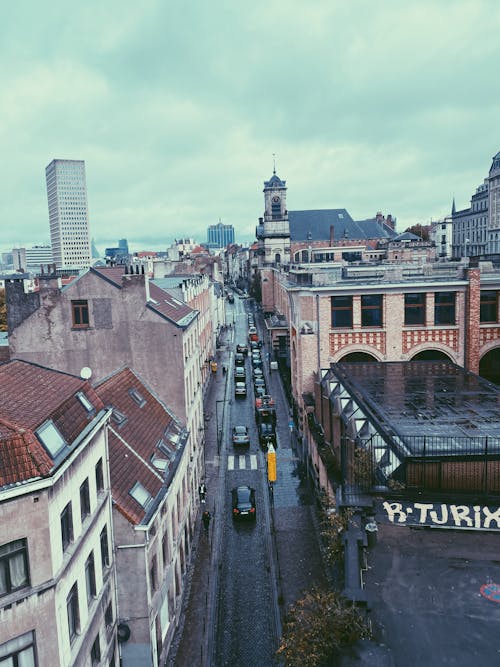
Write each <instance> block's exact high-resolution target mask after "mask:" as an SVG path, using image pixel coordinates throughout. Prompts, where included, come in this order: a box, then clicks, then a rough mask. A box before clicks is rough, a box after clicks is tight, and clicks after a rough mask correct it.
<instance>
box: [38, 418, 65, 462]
mask: <svg viewBox="0 0 500 667" xmlns="http://www.w3.org/2000/svg"><path fill="white" fill-rule="evenodd" d="M36 435H37V437H38V439H39V440H40V442H41V443H42V445H43V446H44V447H45V449H46V450H47V452H48V453H49V454H50V456H51V457H52V458H53V459H55V458H56V456H57V455H58V454H59V452H60V451H61V450H62V449H63V448H64V447H65V446H66V441H65V440H64V438H63V437H62V435H61V434H60V433H59V431H58V430H57V428H56V426H55V424H54V423H53V422H52V421H48V422H46V423H45V424H43V425H42V426H40V428H39V429H38V430H37V432H36Z"/></svg>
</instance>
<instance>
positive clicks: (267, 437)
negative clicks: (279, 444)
mask: <svg viewBox="0 0 500 667" xmlns="http://www.w3.org/2000/svg"><path fill="white" fill-rule="evenodd" d="M258 432H259V443H260V445H261V447H263V448H264V449H267V448H268V447H269V445H273V446H274V447H276V431H275V429H274V424H272V423H270V422H261V423H260V424H259V426H258Z"/></svg>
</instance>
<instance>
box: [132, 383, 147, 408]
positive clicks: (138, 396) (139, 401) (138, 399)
mask: <svg viewBox="0 0 500 667" xmlns="http://www.w3.org/2000/svg"><path fill="white" fill-rule="evenodd" d="M128 395H129V396H130V398H131V399H132V400H133V401H134V402H135V403H137V405H138V406H139V407H140V408H143V407H144V406H145V405H146V399H145V398H143V396H142V395H141V394H140V393H139V392H138V391H137V389H135V388H134V387H132V389H129V390H128Z"/></svg>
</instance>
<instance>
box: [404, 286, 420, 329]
mask: <svg viewBox="0 0 500 667" xmlns="http://www.w3.org/2000/svg"><path fill="white" fill-rule="evenodd" d="M405 324H407V325H411V324H425V294H423V293H422V292H420V293H418V292H417V293H415V294H405Z"/></svg>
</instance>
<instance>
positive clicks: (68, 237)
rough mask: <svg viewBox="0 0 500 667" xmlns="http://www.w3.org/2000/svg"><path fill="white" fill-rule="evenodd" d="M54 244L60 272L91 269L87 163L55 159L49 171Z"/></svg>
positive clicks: (48, 180)
mask: <svg viewBox="0 0 500 667" xmlns="http://www.w3.org/2000/svg"><path fill="white" fill-rule="evenodd" d="M45 178H46V181H47V200H48V204H49V223H50V241H51V245H52V254H53V257H54V262H55V263H56V266H57V268H58V269H63V268H81V269H83V268H88V267H89V266H90V264H91V261H90V236H89V225H88V208H87V185H86V180H85V162H84V161H83V160H52V162H51V163H50V164H49V165H48V166H47V167H46V169H45Z"/></svg>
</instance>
